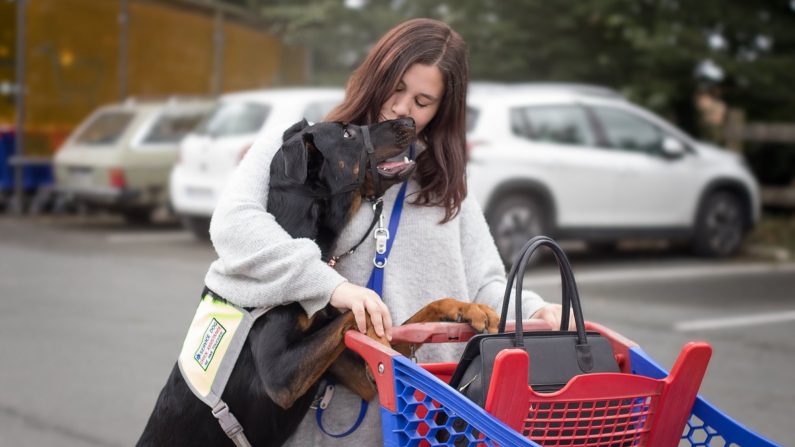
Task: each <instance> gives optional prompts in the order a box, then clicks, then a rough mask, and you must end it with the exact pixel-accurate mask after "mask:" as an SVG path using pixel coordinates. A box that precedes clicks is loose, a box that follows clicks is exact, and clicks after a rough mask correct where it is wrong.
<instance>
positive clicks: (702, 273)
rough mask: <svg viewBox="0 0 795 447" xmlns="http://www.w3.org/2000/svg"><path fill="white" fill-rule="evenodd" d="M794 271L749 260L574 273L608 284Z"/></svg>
mask: <svg viewBox="0 0 795 447" xmlns="http://www.w3.org/2000/svg"><path fill="white" fill-rule="evenodd" d="M790 272H795V262H788V263H775V264H771V263H752V264H730V265H685V266H675V267H667V268H666V267H649V268H635V269H623V268H621V267H620V266H617V267H616V268H615V270H609V271H584V272H582V273H577V272H576V271H575V275H574V276H575V278H576V280H577V283H578V284H580V283H582V284H585V283H611V282H637V281H670V280H684V279H701V278H714V277H720V276H734V275H753V274H761V273H790ZM526 281H527V282H528V283H529V284H530V286H532V285H533V284H538V285H552V284H558V283H560V275H559V274H558V273H557V272H556V273H553V274H546V275H539V276H529V277H527V278H526Z"/></svg>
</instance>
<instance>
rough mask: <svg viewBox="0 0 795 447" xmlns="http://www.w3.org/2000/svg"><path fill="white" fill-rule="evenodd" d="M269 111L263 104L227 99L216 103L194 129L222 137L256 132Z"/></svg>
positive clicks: (201, 132)
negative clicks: (210, 112) (227, 100)
mask: <svg viewBox="0 0 795 447" xmlns="http://www.w3.org/2000/svg"><path fill="white" fill-rule="evenodd" d="M269 113H270V107H269V106H267V105H264V104H255V103H250V102H239V101H229V102H224V103H221V104H219V105H218V107H217V108H216V109H215V110H214V111H213V113H212V114H210V116H209V117H208V118H207V119H206V120H205V121H204V122H202V123H201V124H200V125H199V127H198V128H197V129H196V132H197V133H200V134H205V135H212V136H213V137H224V136H231V135H245V134H252V133H257V132H258V131H259V130H260V129H261V128H262V125H263V124H264V123H265V120H266V119H267V118H268V114H269Z"/></svg>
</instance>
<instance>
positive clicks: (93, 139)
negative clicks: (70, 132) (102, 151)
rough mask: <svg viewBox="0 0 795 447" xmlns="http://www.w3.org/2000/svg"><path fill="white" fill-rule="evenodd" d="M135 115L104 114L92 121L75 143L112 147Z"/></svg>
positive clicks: (131, 113)
mask: <svg viewBox="0 0 795 447" xmlns="http://www.w3.org/2000/svg"><path fill="white" fill-rule="evenodd" d="M134 116H135V114H134V113H133V112H123V111H112V112H111V111H108V112H102V113H100V114H98V115H96V116H94V118H93V119H92V120H91V122H89V123H88V125H87V126H86V127H85V128H83V130H81V131H80V133H79V134H78V135H77V136H76V137H75V143H78V144H86V145H96V146H102V145H111V144H113V143H115V142H116V141H117V140H118V139H119V137H121V135H122V134H123V133H124V130H125V129H127V126H128V125H129V124H130V121H132V119H133V117H134Z"/></svg>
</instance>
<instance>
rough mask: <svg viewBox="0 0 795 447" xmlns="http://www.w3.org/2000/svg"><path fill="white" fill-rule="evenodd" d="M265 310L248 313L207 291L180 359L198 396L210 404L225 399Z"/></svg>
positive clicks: (183, 346)
mask: <svg viewBox="0 0 795 447" xmlns="http://www.w3.org/2000/svg"><path fill="white" fill-rule="evenodd" d="M263 313H265V309H255V310H254V311H253V312H248V311H247V310H245V309H243V308H240V307H238V306H235V305H234V304H232V303H229V302H227V301H225V300H223V299H219V298H216V297H214V296H213V295H212V294H211V293H205V295H204V296H203V297H202V299H201V301H200V302H199V307H198V308H197V309H196V315H194V316H193V321H192V322H191V325H190V328H189V329H188V335H187V336H186V337H185V342H184V343H183V344H182V351H181V352H180V354H179V359H178V360H177V364H178V365H179V369H180V372H182V376H183V377H184V378H185V381H186V382H187V383H188V386H189V387H190V389H191V391H193V393H194V394H195V395H196V397H198V398H199V399H201V400H202V401H204V402H205V403H206V404H208V405H210V406H214V405H215V404H217V403H218V402H219V401H220V400H221V394H222V393H223V391H224V387H226V382H227V380H229V375H230V374H231V373H232V368H233V367H234V366H235V362H237V357H238V356H239V355H240V351H241V349H242V348H243V343H245V341H246V337H247V336H248V332H249V330H250V329H251V326H252V325H253V324H254V321H255V320H256V319H257V317H259V316H260V315H262V314H263Z"/></svg>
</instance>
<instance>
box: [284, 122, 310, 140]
mask: <svg viewBox="0 0 795 447" xmlns="http://www.w3.org/2000/svg"><path fill="white" fill-rule="evenodd" d="M307 126H309V123H308V122H306V119H302V120H301V121H299V122H297V123H295V124H293V125H292V126H290V128H289V129H287V130H285V131H284V133H283V134H282V142H285V141H287V140H289V139H290V138H292V137H293V136H294V135H295V134H297V133H298V132H300V131H302V130H304V128H305V127H307Z"/></svg>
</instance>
